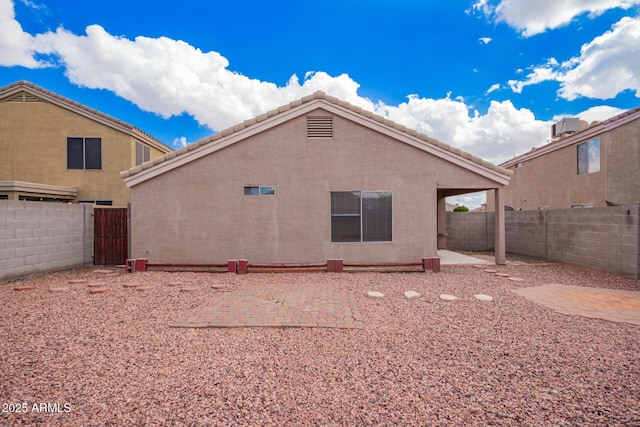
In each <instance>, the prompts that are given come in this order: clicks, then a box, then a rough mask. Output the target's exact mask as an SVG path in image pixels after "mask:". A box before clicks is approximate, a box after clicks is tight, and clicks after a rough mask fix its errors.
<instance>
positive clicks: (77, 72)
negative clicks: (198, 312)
mask: <svg viewBox="0 0 640 427" xmlns="http://www.w3.org/2000/svg"><path fill="white" fill-rule="evenodd" d="M7 5H9V6H11V7H8V8H7V7H6V6H7ZM12 5H13V4H12V3H11V2H8V0H0V22H3V23H9V24H11V25H10V26H7V27H5V26H3V27H2V28H3V29H4V28H9V29H10V31H2V33H1V34H0V39H1V40H3V41H4V40H7V39H12V37H14V36H15V35H13V34H8V33H11V32H13V33H16V34H18V35H22V36H24V37H26V40H28V43H22V44H19V45H18V47H17V48H16V49H14V55H12V56H10V57H8V59H7V61H6V62H5V64H4V65H9V66H11V65H22V66H26V67H37V66H40V64H39V63H38V62H37V61H35V60H34V59H33V55H34V53H36V52H37V53H38V54H48V55H50V57H54V58H56V59H57V61H58V65H59V66H60V67H62V68H63V69H64V70H65V73H66V75H67V76H68V78H69V80H71V81H72V82H73V83H75V84H77V85H80V86H85V87H89V88H100V89H106V90H109V91H112V92H114V93H115V94H117V95H118V96H120V97H122V98H124V99H127V100H129V101H131V102H133V103H135V104H136V105H138V106H139V107H140V108H141V109H144V110H147V111H151V112H155V113H157V114H160V115H162V116H164V117H170V116H172V115H180V114H183V113H185V112H186V113H187V114H190V115H192V116H193V117H194V118H195V119H196V120H197V121H198V122H199V123H200V124H203V125H206V126H209V127H210V128H211V129H214V130H222V129H224V128H227V127H229V126H232V125H234V124H236V123H240V122H242V121H243V120H246V119H248V118H251V117H254V116H256V115H259V114H262V113H264V112H266V111H268V110H270V109H273V108H276V107H277V106H279V105H283V104H286V103H288V102H290V101H292V100H295V99H298V98H301V97H302V96H305V95H308V94H310V93H312V92H314V91H316V90H322V91H325V92H326V93H328V94H330V95H332V96H335V97H338V98H340V99H342V100H345V101H347V102H350V103H352V104H355V105H358V106H360V107H362V108H364V109H367V110H370V111H374V112H376V113H377V114H380V115H383V116H386V117H388V118H390V119H391V120H394V121H397V122H398V123H401V124H404V125H405V126H407V127H409V128H413V129H416V130H418V131H420V132H423V133H425V134H428V135H430V136H432V137H434V138H438V139H440V140H442V141H443V142H446V143H448V144H451V145H453V146H457V147H460V148H462V149H464V150H466V151H469V152H471V153H473V154H475V155H478V156H480V157H483V158H485V159H487V160H489V161H492V162H494V163H501V162H503V161H504V160H506V159H509V158H511V157H513V156H514V155H516V154H521V153H523V152H526V151H528V150H529V149H530V148H531V147H533V146H538V145H541V144H543V143H545V142H546V141H547V139H548V138H549V125H550V123H548V122H544V121H540V120H536V118H535V117H534V115H533V113H532V112H531V111H529V110H527V109H517V108H516V107H514V105H513V104H512V103H511V102H510V101H503V102H497V101H492V102H491V104H490V107H489V109H488V111H487V113H486V114H479V113H478V112H477V111H472V109H471V107H470V106H469V105H467V103H466V102H465V100H464V99H463V98H462V97H459V96H458V97H453V98H452V96H451V94H449V95H447V96H446V97H445V98H441V99H432V98H424V97H420V96H419V95H410V96H408V97H407V100H406V101H405V102H402V103H400V104H399V105H386V104H384V103H383V102H377V103H374V102H372V101H371V100H369V99H367V98H365V97H362V96H360V95H359V94H358V90H359V87H360V85H359V84H358V83H357V82H356V81H354V80H353V79H352V78H351V77H350V76H348V75H347V74H342V75H339V76H330V75H329V74H327V73H325V72H322V71H314V72H309V73H307V74H305V76H304V79H303V81H302V82H301V81H300V80H299V79H298V77H297V76H295V75H293V76H292V77H291V78H290V79H289V81H288V82H287V84H286V85H284V86H281V87H279V86H277V85H276V84H274V83H271V82H263V81H259V80H256V79H251V78H249V77H247V76H244V75H242V74H240V73H238V72H234V71H231V70H230V69H229V61H228V60H227V59H226V58H225V57H223V56H222V55H220V54H219V53H217V52H203V51H201V50H200V49H197V48H196V47H194V46H191V45H189V44H188V43H185V42H183V41H179V40H172V39H169V38H167V37H159V38H149V37H136V38H135V39H133V40H130V39H127V38H124V37H117V36H113V35H111V34H109V33H108V32H107V31H106V30H105V29H104V28H102V27H101V26H98V25H91V26H89V27H87V29H86V34H85V35H76V34H73V33H72V32H70V31H67V30H65V29H64V28H59V29H57V30H56V31H54V32H47V33H44V34H40V35H37V36H35V37H33V36H31V35H29V34H26V33H24V32H23V31H22V28H21V26H20V25H19V23H17V21H15V17H14V14H13V9H12ZM2 6H5V7H4V9H3V8H2ZM5 44H6V43H5ZM554 64H555V66H557V61H555V62H554V61H551V60H550V61H549V65H548V67H551V68H553V67H554ZM521 83H522V84H523V85H526V84H525V82H521ZM530 84H531V83H530ZM497 87H499V85H498V86H496V85H494V86H492V88H491V90H492V91H493V90H496V89H497ZM186 143H187V141H186V138H184V137H179V138H176V139H175V140H174V141H173V144H174V146H176V147H177V146H182V145H184V144H186Z"/></svg>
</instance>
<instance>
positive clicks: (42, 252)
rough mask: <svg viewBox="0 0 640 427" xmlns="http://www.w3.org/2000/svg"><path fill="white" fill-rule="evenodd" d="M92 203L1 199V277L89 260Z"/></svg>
mask: <svg viewBox="0 0 640 427" xmlns="http://www.w3.org/2000/svg"><path fill="white" fill-rule="evenodd" d="M92 214H93V207H92V206H88V205H67V204H64V203H46V202H24V201H13V200H0V281H5V280H9V279H12V278H15V277H20V276H25V275H28V274H33V273H39V272H45V271H52V270H58V269H62V268H67V267H72V266H75V265H82V264H88V263H92V262H93V259H92V256H93V215H92Z"/></svg>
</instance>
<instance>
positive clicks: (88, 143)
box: [67, 137, 102, 169]
mask: <svg viewBox="0 0 640 427" xmlns="http://www.w3.org/2000/svg"><path fill="white" fill-rule="evenodd" d="M67 169H102V139H101V138H78V137H69V138H67Z"/></svg>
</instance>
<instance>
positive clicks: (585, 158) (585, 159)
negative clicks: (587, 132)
mask: <svg viewBox="0 0 640 427" xmlns="http://www.w3.org/2000/svg"><path fill="white" fill-rule="evenodd" d="M599 171H600V138H594V139H592V140H591V141H587V142H584V143H582V144H578V175H584V174H588V173H594V172H599Z"/></svg>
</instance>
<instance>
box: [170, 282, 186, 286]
mask: <svg viewBox="0 0 640 427" xmlns="http://www.w3.org/2000/svg"><path fill="white" fill-rule="evenodd" d="M184 285H186V283H184V282H169V283H167V286H184Z"/></svg>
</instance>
